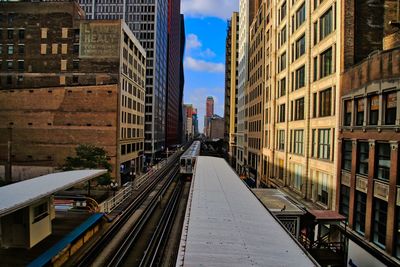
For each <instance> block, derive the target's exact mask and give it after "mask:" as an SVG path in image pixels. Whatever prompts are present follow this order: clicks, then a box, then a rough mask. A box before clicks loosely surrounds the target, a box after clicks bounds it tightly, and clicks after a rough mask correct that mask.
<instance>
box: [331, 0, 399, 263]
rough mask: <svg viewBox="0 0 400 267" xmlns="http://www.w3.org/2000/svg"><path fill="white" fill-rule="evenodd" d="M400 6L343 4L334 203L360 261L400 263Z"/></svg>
mask: <svg viewBox="0 0 400 267" xmlns="http://www.w3.org/2000/svg"><path fill="white" fill-rule="evenodd" d="M396 8H397V3H396V1H382V2H380V3H378V4H377V5H363V4H361V3H359V2H356V3H353V2H351V1H346V2H345V6H344V10H345V14H344V26H345V28H346V29H347V30H346V31H345V32H343V33H342V34H343V38H344V39H346V40H347V42H346V45H345V46H344V48H343V54H342V58H341V63H342V66H343V68H344V71H343V73H342V75H341V87H340V92H339V93H340V102H339V103H340V106H339V109H340V113H339V114H340V116H339V119H340V122H339V129H340V131H339V136H338V139H339V144H338V151H337V153H338V161H337V169H338V172H337V181H338V184H337V208H336V209H337V211H339V212H340V213H341V214H343V215H344V216H345V217H346V223H347V225H346V228H347V229H348V230H347V231H346V236H347V237H348V240H349V241H348V243H349V251H348V260H351V261H352V262H354V264H357V265H359V266H361V265H365V264H367V263H368V264H369V263H370V262H371V261H369V260H371V259H372V261H373V262H374V266H398V265H400V235H399V231H398V229H399V227H400V202H399V201H398V200H399V196H400V190H399V185H400V184H399V163H400V161H399V149H398V146H399V142H400V134H399V133H398V132H399V125H400V110H399V107H400V102H399V101H400V89H399V88H400V85H399V81H400V80H399V77H400V73H399V72H400V66H399V63H398V60H397V59H398V58H399V57H400V49H399V47H400V38H399V35H398V28H397V27H395V25H394V26H393V25H391V24H390V23H389V21H395V20H396ZM350 16H354V18H357V19H354V20H350V19H349V17H350ZM363 16H364V19H368V20H369V22H370V23H368V24H366V23H364V22H363V20H362V19H361V18H362V17H363ZM360 252H361V253H360ZM368 261H369V262H368Z"/></svg>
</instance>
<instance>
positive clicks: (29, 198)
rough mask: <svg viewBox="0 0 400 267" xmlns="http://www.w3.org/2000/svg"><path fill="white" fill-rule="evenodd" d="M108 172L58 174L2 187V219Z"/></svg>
mask: <svg viewBox="0 0 400 267" xmlns="http://www.w3.org/2000/svg"><path fill="white" fill-rule="evenodd" d="M106 172H107V170H77V171H67V172H58V173H52V174H47V175H43V176H39V177H36V178H33V179H29V180H25V181H22V182H18V183H14V184H10V185H6V186H3V187H0V217H2V216H5V215H7V214H10V213H13V212H14V211H16V210H19V209H22V208H24V207H27V206H29V205H30V204H32V203H34V202H36V201H38V200H40V199H42V198H44V197H47V196H49V195H51V194H54V193H55V192H58V191H62V190H66V189H68V188H71V187H73V186H74V185H76V184H79V183H82V182H85V181H88V180H90V179H93V178H96V177H98V176H100V175H102V174H105V173H106Z"/></svg>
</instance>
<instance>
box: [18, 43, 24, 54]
mask: <svg viewBox="0 0 400 267" xmlns="http://www.w3.org/2000/svg"><path fill="white" fill-rule="evenodd" d="M18 53H19V54H20V55H22V54H25V45H21V44H20V45H18Z"/></svg>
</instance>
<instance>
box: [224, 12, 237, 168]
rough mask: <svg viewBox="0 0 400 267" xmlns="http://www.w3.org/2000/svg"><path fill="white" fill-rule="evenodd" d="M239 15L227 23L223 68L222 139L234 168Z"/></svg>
mask: <svg viewBox="0 0 400 267" xmlns="http://www.w3.org/2000/svg"><path fill="white" fill-rule="evenodd" d="M238 37H239V13H238V12H233V14H232V17H231V20H230V21H228V30H227V38H226V60H225V62H226V68H225V110H224V118H225V129H224V139H225V144H226V147H227V153H228V158H229V159H230V161H231V165H232V166H234V167H235V168H236V161H235V155H236V143H237V138H236V133H237V113H238V109H237V95H238V77H237V75H236V72H237V68H238V56H237V54H238V51H239V47H238V46H239V38H238Z"/></svg>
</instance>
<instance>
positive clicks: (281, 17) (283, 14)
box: [280, 1, 286, 21]
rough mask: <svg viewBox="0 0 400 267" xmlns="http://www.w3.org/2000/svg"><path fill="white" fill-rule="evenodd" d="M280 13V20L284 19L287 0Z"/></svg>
mask: <svg viewBox="0 0 400 267" xmlns="http://www.w3.org/2000/svg"><path fill="white" fill-rule="evenodd" d="M280 13H281V14H280V15H281V16H280V21H282V20H283V19H284V18H285V17H286V1H285V2H284V3H283V4H282V6H281V12H280Z"/></svg>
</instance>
